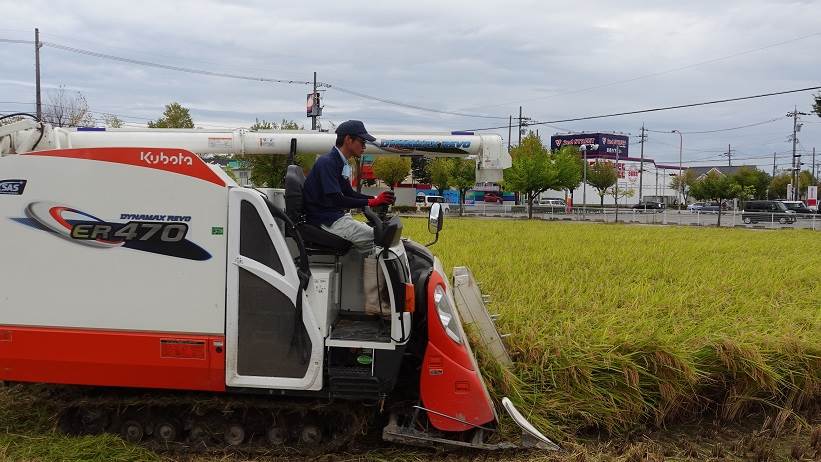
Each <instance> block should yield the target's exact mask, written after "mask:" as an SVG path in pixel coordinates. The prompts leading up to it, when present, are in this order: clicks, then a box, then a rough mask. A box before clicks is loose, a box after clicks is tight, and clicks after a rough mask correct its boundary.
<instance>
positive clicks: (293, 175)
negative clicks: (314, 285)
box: [285, 165, 353, 256]
mask: <svg viewBox="0 0 821 462" xmlns="http://www.w3.org/2000/svg"><path fill="white" fill-rule="evenodd" d="M304 185H305V174H304V173H303V172H302V167H300V166H299V165H289V166H288V169H287V170H286V172H285V212H286V213H287V214H288V216H289V217H290V218H291V220H292V221H293V222H294V224H295V225H296V228H297V230H298V231H299V234H301V235H302V240H303V241H305V246H306V247H307V250H308V253H313V254H331V255H336V256H342V255H345V254H346V253H348V250H350V249H351V247H352V246H353V243H352V242H351V241H349V240H347V239H343V238H341V237H339V236H337V235H336V234H333V233H329V232H328V231H325V230H324V229H322V228H320V227H319V226H316V225H312V224H310V223H308V222H306V221H305V210H304V208H303V204H302V188H303V186H304Z"/></svg>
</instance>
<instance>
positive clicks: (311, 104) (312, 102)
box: [305, 93, 322, 117]
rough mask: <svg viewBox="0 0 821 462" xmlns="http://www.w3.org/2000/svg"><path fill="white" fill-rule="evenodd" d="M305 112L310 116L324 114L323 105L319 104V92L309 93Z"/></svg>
mask: <svg viewBox="0 0 821 462" xmlns="http://www.w3.org/2000/svg"><path fill="white" fill-rule="evenodd" d="M305 112H306V113H307V115H308V117H318V116H321V115H322V107H321V106H320V105H319V93H308V99H307V100H306V101H305Z"/></svg>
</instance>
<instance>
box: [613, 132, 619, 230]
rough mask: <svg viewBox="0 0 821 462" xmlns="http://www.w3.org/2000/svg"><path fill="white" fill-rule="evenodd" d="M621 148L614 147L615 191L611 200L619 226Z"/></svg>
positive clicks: (616, 222)
mask: <svg viewBox="0 0 821 462" xmlns="http://www.w3.org/2000/svg"><path fill="white" fill-rule="evenodd" d="M620 150H621V146H618V145H616V189H615V191H614V193H613V198H614V199H616V221H615V222H614V223H615V224H619V151H620Z"/></svg>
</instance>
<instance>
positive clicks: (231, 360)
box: [225, 187, 324, 391]
mask: <svg viewBox="0 0 821 462" xmlns="http://www.w3.org/2000/svg"><path fill="white" fill-rule="evenodd" d="M243 201H246V202H248V203H250V204H251V205H253V207H254V209H255V210H256V212H257V214H258V215H259V217H260V219H262V222H263V224H264V225H265V227H266V228H267V231H268V237H269V238H270V239H271V242H272V243H273V246H274V248H275V250H276V253H277V255H278V256H279V260H280V262H281V264H282V270H283V273H279V272H278V271H276V270H274V269H273V268H270V267H269V266H266V265H264V264H262V263H260V262H258V261H256V260H254V259H252V258H250V257H248V256H247V255H240V237H241V235H242V229H241V209H242V203H243ZM227 242H228V253H227V255H228V258H227V280H226V319H225V342H226V350H225V351H226V365H225V383H226V386H229V387H248V388H266V389H289V390H311V391H316V390H321V389H322V377H323V374H322V370H323V367H322V366H323V364H322V363H323V355H324V344H323V342H324V339H323V338H322V336H321V334H320V329H319V327H318V323H317V321H316V319H315V318H314V314H313V311H312V310H311V307H310V305H309V303H310V302H309V301H308V299H307V297H306V296H305V293H304V291H301V290H299V284H300V282H299V276H298V273H297V269H296V266H295V264H294V260H293V257H292V256H291V253H290V251H289V250H288V246H287V244H286V243H285V238H284V237H283V235H282V233H281V231H280V228H279V226H278V225H277V222H276V220H275V219H274V217H273V216H272V215H271V212H270V211H269V210H268V205H267V203H266V199H265V198H264V197H263V195H262V194H261V193H259V192H258V191H255V190H252V189H248V188H236V187H235V188H231V189H229V192H228V239H227ZM240 269H242V270H245V271H248V272H250V273H251V274H253V275H254V276H256V277H258V278H259V279H262V280H263V281H265V282H266V283H267V284H269V285H270V286H272V288H273V289H274V290H276V291H278V292H280V293H281V294H284V295H285V297H287V299H288V300H290V302H291V303H292V305H293V306H297V303H296V302H297V296H298V295H300V296H301V298H302V322H303V325H304V327H305V330H306V331H307V333H308V337H309V338H310V341H311V354H310V359H309V360H308V361H309V362H308V367H307V370H306V372H305V376H304V377H301V378H294V377H268V376H258V375H241V374H239V372H238V368H237V366H238V358H239V353H240V352H239V313H240V310H239V282H240V281H239V278H240Z"/></svg>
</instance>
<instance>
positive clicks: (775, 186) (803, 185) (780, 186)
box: [769, 170, 817, 199]
mask: <svg viewBox="0 0 821 462" xmlns="http://www.w3.org/2000/svg"><path fill="white" fill-rule="evenodd" d="M790 183H792V175H791V174H790V173H789V172H786V173H781V174H779V175H776V176H775V177H774V178H773V179H772V181H771V182H770V187H769V193H770V197H773V198H776V197H777V198H779V199H781V198H784V199H790V198H789V197H787V185H788V184H790ZM816 183H817V181H816V179H815V178H813V176H812V172H810V171H809V170H803V171H801V172H799V173H798V187H799V191H806V190H807V187H808V186H812V185H814V184H816ZM799 197H801V195H800V194H799Z"/></svg>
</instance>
